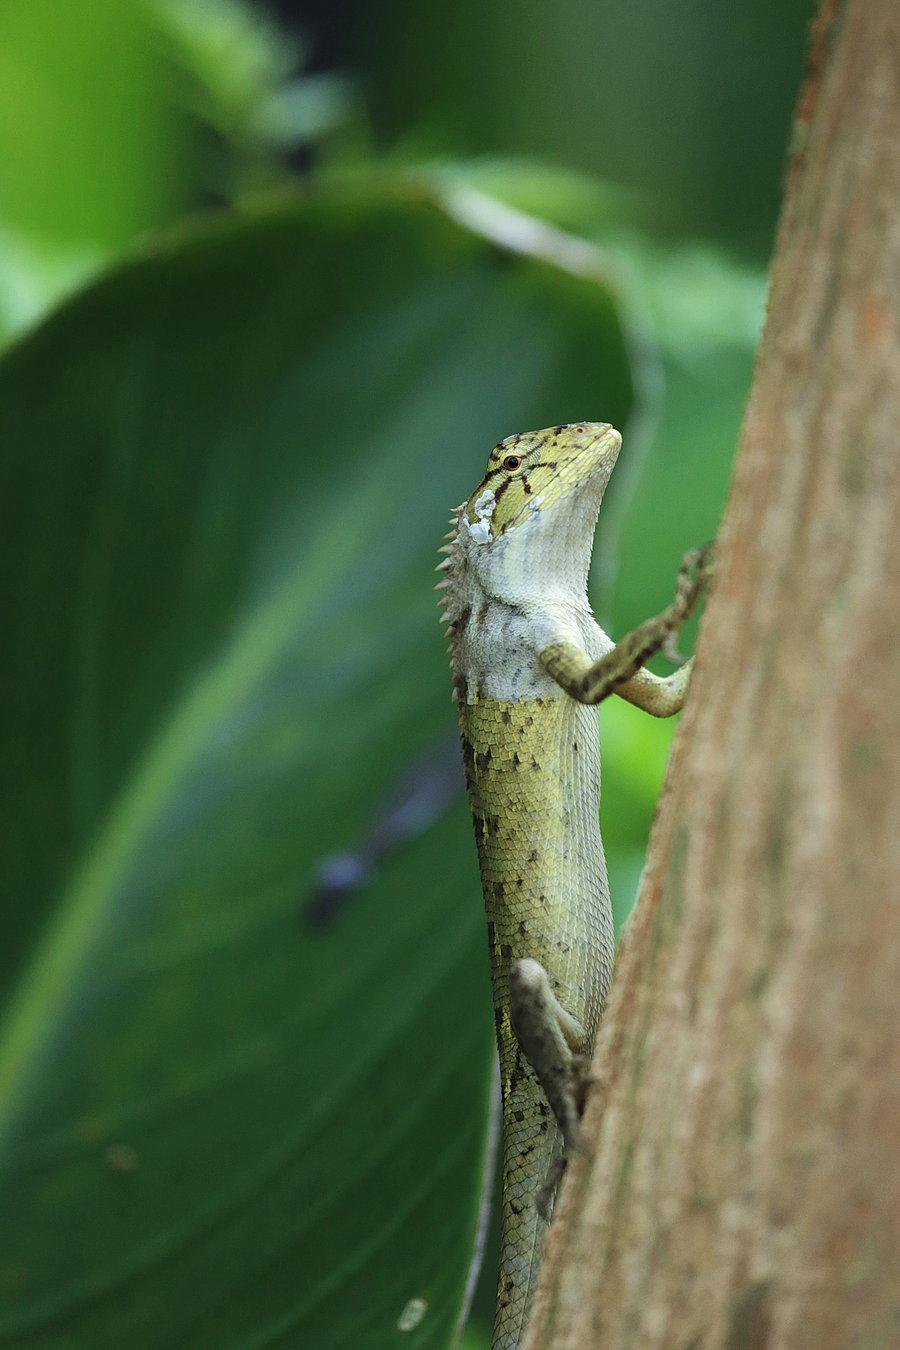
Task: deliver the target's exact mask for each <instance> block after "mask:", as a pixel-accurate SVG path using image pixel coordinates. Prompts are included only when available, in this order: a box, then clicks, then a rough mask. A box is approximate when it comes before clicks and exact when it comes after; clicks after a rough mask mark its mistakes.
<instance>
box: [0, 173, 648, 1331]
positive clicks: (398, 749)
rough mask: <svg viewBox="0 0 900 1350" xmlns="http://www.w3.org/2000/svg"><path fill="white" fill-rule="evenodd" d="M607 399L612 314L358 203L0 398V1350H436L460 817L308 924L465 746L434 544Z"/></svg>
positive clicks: (467, 1147) (251, 241) (292, 219)
mask: <svg viewBox="0 0 900 1350" xmlns="http://www.w3.org/2000/svg"><path fill="white" fill-rule="evenodd" d="M629 398H630V385H629V377H628V370H627V364H626V358H625V355H624V349H623V343H622V338H621V333H620V330H619V327H618V323H617V320H616V317H615V313H614V310H613V307H612V305H611V303H610V300H609V297H608V296H607V295H606V293H605V292H604V291H603V290H602V289H601V288H600V287H598V286H597V285H596V284H593V283H590V282H587V281H578V280H575V279H573V278H571V277H568V276H565V275H563V274H562V273H560V272H558V271H556V270H555V269H554V268H552V267H551V266H549V265H546V264H543V263H537V262H534V261H528V260H523V259H517V258H513V257H510V256H508V255H506V254H504V253H503V252H502V251H500V250H499V249H497V248H494V247H493V246H490V245H488V244H486V243H484V242H483V241H481V240H479V239H476V238H474V237H473V236H472V235H470V234H468V233H467V232H466V231H464V230H462V229H460V228H459V227H458V226H457V225H455V224H453V223H451V222H450V221H448V220H447V219H445V218H444V217H443V216H442V215H441V214H440V213H439V212H438V211H437V210H436V209H435V208H434V207H432V206H430V205H429V204H428V203H427V201H424V200H422V201H418V202H417V201H415V200H403V199H402V196H400V195H398V196H396V197H395V199H391V197H390V195H389V194H387V193H386V192H385V193H382V194H381V195H379V194H378V193H375V192H374V191H373V190H371V189H364V188H360V189H358V190H357V191H355V192H353V193H348V192H345V193H344V194H343V195H341V196H340V197H333V198H328V197H320V198H317V199H314V200H311V201H309V202H307V203H300V204H298V205H293V206H290V205H288V206H284V207H283V208H279V209H277V210H273V211H272V212H271V213H270V214H268V215H266V216H264V217H260V218H257V219H249V220H246V221H243V222H238V223H235V222H225V223H223V224H221V225H219V226H211V227H208V228H206V229H204V230H202V231H198V232H197V233H196V234H194V235H191V236H189V237H186V238H185V239H183V240H182V241H180V242H179V243H177V244H173V245H172V246H170V247H166V248H165V249H163V250H161V251H160V252H159V253H158V254H157V255H155V256H152V257H149V258H147V259H145V260H143V261H141V262H139V263H136V264H134V265H132V266H130V267H129V268H127V269H126V270H124V271H122V272H121V273H120V274H118V275H116V276H113V277H111V278H109V279H108V280H106V281H105V282H104V283H102V284H100V285H99V286H97V287H95V288H94V289H93V290H91V291H90V292H89V293H87V294H85V295H83V296H81V297H80V298H78V299H77V300H76V301H75V302H73V303H72V304H70V305H68V306H67V307H66V308H65V309H64V310H62V311H61V312H59V313H58V314H57V315H56V316H54V317H53V318H52V319H51V320H50V321H49V322H48V323H47V324H46V325H45V326H44V327H43V328H42V329H41V330H40V331H38V332H37V333H35V334H34V335H33V336H32V337H31V338H30V339H29V340H28V341H26V342H24V343H23V344H21V345H20V346H19V347H17V348H16V349H14V350H13V351H11V352H10V353H9V354H8V355H7V357H6V359H5V361H4V362H3V363H2V365H0V445H2V448H3V459H2V465H3V468H2V473H3V480H2V487H0V525H2V528H0V541H2V545H0V546H2V550H3V559H4V565H3V567H2V570H0V575H2V582H0V588H2V592H3V595H2V613H3V616H4V629H5V636H6V641H5V644H4V645H5V653H6V655H5V660H4V662H3V665H2V680H3V691H2V704H0V706H2V716H3V718H4V719H5V736H4V742H5V753H4V756H3V757H2V763H0V782H2V787H3V797H4V802H5V816H4V819H5V830H4V838H3V845H2V847H3V860H2V862H3V872H2V905H3V927H4V934H5V941H4V944H3V950H2V953H0V957H2V962H3V973H4V979H5V982H6V983H5V988H6V996H5V1004H4V1015H3V1021H2V1026H0V1137H2V1141H3V1150H4V1152H3V1161H2V1175H0V1188H2V1200H0V1242H2V1247H0V1309H2V1311H0V1345H3V1346H22V1347H26V1346H27V1347H33V1348H35V1350H38V1348H39V1350H50V1348H51V1347H52V1350H63V1347H65V1350H105V1348H106V1347H109V1348H110V1350H112V1347H116V1350H119V1348H120V1347H121V1346H122V1344H123V1343H125V1344H127V1345H128V1346H129V1347H131V1350H162V1347H175V1346H178V1347H184V1348H186V1350H200V1348H201V1347H203V1348H204V1350H205V1348H206V1347H209V1350H213V1347H215V1350H228V1347H238V1346H240V1347H242V1348H244V1347H263V1346H265V1347H282V1346H284V1347H287V1346H298V1347H299V1346H303V1347H309V1348H310V1350H324V1348H325V1347H335V1348H337V1347H345V1346H349V1345H353V1346H354V1347H357V1348H358V1347H385V1346H393V1345H404V1346H424V1345H429V1346H437V1345H440V1344H446V1343H448V1341H449V1339H450V1337H451V1334H452V1328H453V1326H454V1323H455V1321H456V1318H457V1316H458V1313H459V1309H460V1305H461V1302H462V1297H463V1287H464V1282H465V1277H466V1270H467V1266H468V1263H469V1258H470V1254H471V1248H472V1244H473V1235H474V1227H475V1221H476V1212H477V1197H478V1193H479V1189H480V1185H481V1175H482V1170H483V1166H484V1153H485V1145H484V1138H485V1128H486V1117H487V1111H488V1100H489V1096H490V1091H489V1083H490V1073H491V1063H492V1052H491V1019H490V1016H489V1012H488V993H487V988H488V982H487V978H486V971H485V964H486V963H485V957H484V955H483V950H482V937H481V921H480V912H479V911H480V901H479V896H478V887H477V882H476V872H475V864H474V855H473V849H472V847H471V842H470V838H469V834H468V827H467V823H466V820H465V812H464V810H463V807H462V803H461V802H460V803H459V805H458V806H457V808H456V809H454V810H452V811H451V812H449V814H446V815H444V816H443V817H442V818H440V819H438V820H437V821H436V822H435V823H434V824H433V825H432V826H431V828H430V829H428V830H427V831H426V832H425V833H424V834H422V835H421V836H420V837H418V838H416V839H413V840H410V841H409V842H408V843H407V844H406V845H405V846H404V847H402V848H399V849H396V850H395V851H394V852H393V853H392V855H391V856H390V857H389V858H388V859H386V860H385V863H384V865H383V867H382V868H381V869H380V871H379V872H378V874H377V875H376V876H375V877H374V879H373V880H372V881H371V882H370V883H369V884H368V885H367V886H365V887H364V888H363V889H362V891H361V892H360V893H359V894H358V895H357V896H356V897H355V898H354V899H353V900H352V901H351V903H350V904H349V905H348V907H347V908H346V909H345V910H344V911H343V912H342V913H341V914H340V915H339V916H338V918H337V919H336V920H335V922H334V923H333V924H331V925H330V926H328V927H326V928H316V927H314V926H311V925H310V923H309V921H308V918H307V914H308V910H307V906H306V903H305V901H306V896H307V893H308V889H309V885H310V879H311V877H312V875H313V873H314V869H315V866H316V863H317V861H318V860H319V859H320V858H321V857H322V855H323V854H326V853H329V852H333V851H335V850H341V849H346V848H347V847H348V846H350V845H352V844H353V842H354V840H355V839H356V838H357V837H358V835H359V832H360V831H364V830H365V829H366V828H367V822H369V821H370V820H371V818H372V814H373V812H375V811H377V808H378V803H379V802H380V800H381V799H382V797H383V795H384V793H385V792H386V791H388V790H389V789H390V785H391V784H392V783H393V782H394V781H395V779H396V776H397V774H398V773H399V772H400V771H401V770H402V769H403V768H404V766H406V765H408V764H409V763H410V761H411V760H413V759H414V758H415V756H416V755H417V754H418V753H419V752H420V751H422V750H423V749H426V748H427V747H429V746H431V745H432V744H433V743H434V742H435V740H440V739H441V738H442V737H449V736H450V734H451V731H450V729H451V725H452V710H451V706H450V700H449V692H448V686H449V681H448V675H447V671H446V668H445V660H446V658H445V656H444V654H443V643H442V641H441V639H440V633H439V629H438V626H437V621H436V615H435V610H434V603H433V596H432V591H431V586H432V580H433V574H432V571H431V568H432V564H433V561H434V550H435V547H436V544H437V542H438V537H439V536H440V534H441V533H442V531H443V528H444V521H445V519H446V508H447V507H449V506H450V505H452V504H453V503H454V502H456V501H458V500H460V499H461V498H462V497H463V496H465V495H466V493H467V492H468V491H469V489H470V487H471V484H472V482H473V481H475V479H476V478H477V476H478V474H479V472H480V468H481V465H482V462H483V459H484V454H485V451H486V449H487V447H488V446H490V445H491V444H492V443H493V442H494V441H495V440H497V439H498V438H499V437H500V436H502V435H505V434H508V433H509V432H510V431H513V430H515V429H524V428H529V427H533V426H542V425H548V424H550V423H553V422H556V421H562V420H570V419H571V418H572V417H577V416H588V417H593V416H598V415H603V416H608V417H610V418H612V419H615V420H618V421H620V422H621V419H622V418H623V416H624V414H625V412H626V411H627V407H628V402H629ZM410 1299H424V1300H425V1301H426V1303H427V1310H423V1308H422V1305H415V1304H414V1305H412V1306H413V1307H414V1308H418V1309H419V1312H420V1313H421V1312H423V1311H424V1315H423V1316H422V1317H421V1320H420V1321H419V1323H418V1325H417V1326H416V1327H415V1328H414V1329H412V1330H400V1329H398V1319H400V1321H401V1323H403V1322H404V1319H403V1317H402V1314H403V1313H404V1309H405V1308H407V1305H408V1303H409V1300H410ZM407 1314H408V1315H407V1318H406V1320H405V1323H404V1324H406V1325H408V1324H409V1323H410V1322H413V1321H415V1318H414V1317H413V1316H411V1315H409V1309H408V1308H407Z"/></svg>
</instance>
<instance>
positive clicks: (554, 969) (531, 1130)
mask: <svg viewBox="0 0 900 1350" xmlns="http://www.w3.org/2000/svg"><path fill="white" fill-rule="evenodd" d="M620 445H621V438H620V436H619V433H618V432H617V431H615V430H614V429H613V428H612V427H610V426H609V425H608V424H606V423H589V422H582V423H577V424H575V423H573V424H571V425H567V426H557V427H550V428H548V429H546V430H544V431H537V432H529V433H526V434H524V435H521V436H513V437H509V438H508V439H507V440H505V441H502V442H501V443H500V444H499V445H498V446H496V447H495V448H494V449H493V450H492V451H491V455H490V457H489V460H488V466H487V472H486V474H485V476H484V478H483V479H482V481H481V483H479V485H478V487H477V488H476V489H475V491H474V492H473V493H472V496H471V497H470V498H469V500H468V502H466V503H464V505H463V506H461V507H459V508H458V510H457V511H456V512H455V514H454V518H453V520H452V521H451V525H452V529H451V533H450V535H448V539H449V541H450V542H449V543H448V544H447V545H446V546H445V549H444V551H445V552H446V553H447V554H448V557H447V559H446V561H445V562H444V563H442V564H441V569H442V570H445V571H446V573H447V575H446V578H445V580H444V581H442V582H441V583H440V585H441V588H442V589H443V590H444V592H445V594H444V600H443V603H444V612H445V617H446V619H447V621H448V632H449V634H450V635H451V637H452V646H451V652H452V663H453V675H454V688H455V692H456V697H457V701H458V704H459V710H460V725H461V731H462V746H463V758H464V763H465V771H466V781H467V785H468V792H469V801H470V804H471V809H472V819H473V823H474V827H475V839H476V844H477V847H478V857H479V862H480V867H481V879H482V886H483V890H484V902H485V910H486V916H487V924H488V938H489V944H490V955H491V973H492V980H493V991H494V1011H495V1018H496V1023H497V1044H498V1050H499V1055H500V1072H501V1086H502V1092H503V1135H504V1143H503V1168H504V1186H503V1214H502V1229H501V1252H500V1278H499V1286H498V1301H497V1314H496V1320H495V1325H494V1336H493V1340H492V1343H491V1344H492V1350H515V1347H517V1346H518V1345H519V1343H520V1340H521V1337H522V1334H523V1332H524V1328H525V1322H526V1319H527V1315H528V1308H529V1304H530V1301H531V1295H532V1292H533V1287H534V1282H535V1278H536V1274H537V1270H538V1266H539V1263H540V1256H541V1247H542V1243H543V1237H544V1231H545V1229H546V1222H545V1220H544V1219H543V1218H542V1217H541V1210H542V1209H543V1210H544V1212H546V1210H547V1208H548V1206H547V1205H545V1204H541V1203H538V1204H536V1200H537V1199H538V1197H539V1196H540V1195H541V1194H542V1193H543V1198H544V1199H545V1200H546V1199H547V1197H548V1194H549V1195H550V1196H552V1189H553V1187H552V1183H551V1184H550V1185H549V1187H548V1185H547V1179H548V1174H550V1176H551V1177H552V1176H554V1175H556V1176H558V1175H559V1171H558V1169H557V1171H556V1172H555V1173H554V1172H553V1171H552V1169H553V1168H554V1165H555V1164H558V1163H559V1160H560V1157H561V1156H562V1154H563V1152H564V1150H570V1149H571V1148H572V1147H574V1146H575V1145H576V1143H577V1138H578V1111H579V1108H580V1097H579V1090H578V1089H579V1082H578V1079H579V1073H578V1069H579V1063H580V1061H582V1060H583V1059H584V1058H585V1057H586V1056H589V1055H590V1053H591V1051H592V1048H593V1043H594V1038H595V1035H596V1031H597V1026H598V1023H599V1019H600V1014H601V1012H602V1008H603V1002H604V999H605V997H606V993H607V990H608V987H609V983H610V978H611V975H612V964H613V925H612V913H611V909H610V902H609V889H608V885H607V879H606V865H605V861H604V857H603V848H602V845H601V842H600V831H599V824H598V809H599V802H600V754H599V745H598V737H597V725H596V712H595V709H594V707H593V706H590V705H592V704H594V703H597V702H599V701H600V699H602V698H604V697H605V696H606V695H607V694H608V693H610V692H611V691H612V690H613V689H615V692H616V693H618V694H620V695H621V696H622V697H624V698H626V699H629V700H630V701H631V702H634V703H637V704H639V705H640V706H641V707H643V708H645V709H646V710H647V711H649V712H652V713H654V714H655V715H657V716H667V715H668V714H669V713H671V712H675V711H677V709H678V708H680V707H681V704H682V702H683V699H684V695H685V692H686V690H687V683H688V667H682V668H681V670H679V671H678V672H676V673H675V675H673V676H670V677H669V678H668V679H660V678H659V677H657V676H655V675H652V674H651V673H650V672H648V671H646V670H643V669H642V668H641V665H642V662H643V661H644V660H645V659H646V657H647V656H648V655H649V654H651V652H653V651H655V650H657V649H658V648H659V647H660V645H661V644H662V642H663V640H664V639H665V638H666V636H667V634H671V633H672V632H673V631H674V630H675V629H676V628H677V627H678V624H679V623H680V622H681V621H682V620H683V618H684V616H685V613H686V612H687V611H688V610H689V608H690V606H691V605H692V604H693V602H694V599H695V598H696V594H697V593H698V584H697V583H693V584H684V585H681V586H680V591H679V596H678V598H677V600H676V602H675V604H673V605H672V606H670V607H669V610H667V611H666V612H665V614H663V615H661V616H659V617H658V618H657V619H653V620H649V621H648V622H647V623H646V624H644V625H642V626H641V628H640V629H638V630H635V633H634V634H632V635H630V637H629V639H626V640H625V641H624V642H623V643H620V644H619V645H618V646H617V645H616V644H615V643H613V642H612V640H611V639H610V638H609V637H608V636H607V635H606V633H604V632H603V630H602V629H601V628H600V627H599V626H598V624H597V623H596V622H595V620H594V618H593V615H592V614H591V610H590V606H589V604H588V600H587V593H586V586H587V570H588V565H589V562H590V555H591V547H592V544H593V535H594V528H595V525H596V521H597V514H598V511H599V508H600V502H601V500H602V497H603V492H604V489H605V487H606V484H607V482H608V480H609V476H610V474H611V473H612V469H613V466H614V464H615V461H616V457H617V455H618V453H619V448H620Z"/></svg>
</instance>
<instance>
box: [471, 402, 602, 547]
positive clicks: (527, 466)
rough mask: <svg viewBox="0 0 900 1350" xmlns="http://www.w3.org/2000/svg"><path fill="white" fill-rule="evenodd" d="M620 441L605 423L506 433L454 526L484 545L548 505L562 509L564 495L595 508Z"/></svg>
mask: <svg viewBox="0 0 900 1350" xmlns="http://www.w3.org/2000/svg"><path fill="white" fill-rule="evenodd" d="M621 444H622V437H621V436H620V435H619V433H618V432H617V431H616V430H615V429H614V428H613V427H611V426H610V425H609V424H608V423H607V422H571V423H569V424H568V425H567V426H559V427H548V428H547V429H546V430H544V431H526V432H523V433H521V434H520V435H517V436H507V438H506V440H505V441H501V442H500V444H499V445H495V446H494V448H493V450H492V451H491V453H490V456H489V458H488V464H487V472H486V473H485V475H484V477H483V478H482V480H481V482H480V483H479V484H478V487H477V488H476V489H475V491H474V492H473V493H472V495H471V497H470V498H469V500H468V501H467V502H466V504H465V507H464V509H463V511H462V513H461V518H460V528H461V529H462V530H465V531H467V533H468V535H469V538H470V540H471V541H472V542H473V543H475V544H480V545H488V546H489V545H491V544H493V543H494V542H495V541H496V540H499V539H501V538H502V537H503V536H504V535H505V534H507V533H509V532H510V531H512V530H515V529H517V528H518V527H519V526H521V525H524V524H526V523H528V522H529V521H531V520H533V519H534V518H535V516H537V515H538V514H542V513H543V512H544V511H546V510H548V508H553V507H557V508H558V510H559V512H560V513H562V512H564V509H565V506H564V504H565V503H566V501H567V500H572V501H573V502H574V499H575V498H576V497H577V498H578V499H579V504H580V505H587V504H588V502H586V501H585V499H586V498H587V499H589V502H590V504H593V505H594V506H595V507H599V505H600V500H601V498H602V496H603V492H604V489H605V488H606V484H607V483H608V482H609V476H610V474H611V473H612V470H613V465H614V464H615V462H616V458H617V456H618V453H619V449H620V447H621ZM557 513H558V512H557V511H554V512H553V514H554V515H556V514H557ZM594 519H595V520H596V512H595V514H594Z"/></svg>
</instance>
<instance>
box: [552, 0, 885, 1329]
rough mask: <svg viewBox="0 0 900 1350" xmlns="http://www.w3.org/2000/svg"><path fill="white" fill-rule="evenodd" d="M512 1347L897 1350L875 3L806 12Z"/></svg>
mask: <svg viewBox="0 0 900 1350" xmlns="http://www.w3.org/2000/svg"><path fill="white" fill-rule="evenodd" d="M797 145H798V149H797V154H796V156H795V158H794V160H793V162H792V164H791V167H790V172H789V180H788V193H787V201H786V206H785V210H784V215H783V219H782V222H781V226H780V230H779V237H778V243H777V251H776V258H775V264H774V272H773V280H772V293H771V302H770V307H769V317H768V322H767V326H766V331H765V335H764V338H763V343H762V347H761V350H760V354H759V360H758V364H757V370H756V376H755V380H754V385H753V390H752V394H751V398H750V403H749V407H748V411H747V418H746V423H745V426H744V430H743V435H742V439H741V445H740V451H739V456H738V461H737V466H736V470H735V478H734V483H733V487H732V493H731V499H730V502H729V506H728V509H727V512H726V517H725V522H724V525H723V529H722V534H721V538H720V543H719V548H718V553H717V561H716V579H715V585H714V589H713V594H712V595H711V597H710V600H709V604H708V606H707V613H706V616H705V619H704V623H703V626H702V630H701V635H700V640H699V644H698V658H697V670H696V676H695V681H694V685H693V688H692V692H691V698H690V701H689V706H688V709H687V711H686V713H685V715H684V718H683V724H682V727H681V729H680V733H679V737H678V743H677V746H676V751H675V754H674V757H673V761H672V764H671V767H670V773H669V777H668V779H667V785H666V790H665V792H664V796H663V801H662V804H661V808H660V812H659V816H658V819H657V823H656V825H655V828H654V833H653V838H652V842H651V850H650V856H649V860H648V866H647V871H646V874H645V877H644V883H643V886H642V889H641V895H640V899H639V901H638V907H637V910H636V913H635V916H634V918H633V920H632V922H631V924H630V926H629V928H628V931H627V934H626V938H625V941H624V943H623V946H622V951H621V954H620V958H619V965H618V971H617V976H616V982H615V986H614V991H613V996H612V1001H611V1004H610V1008H609V1011H608V1013H607V1016H606V1019H605V1022H604V1026H603V1029H602V1031H601V1036H600V1041H599V1043H598V1050H597V1060H596V1063H595V1074H596V1076H597V1079H598V1081H597V1083H596V1084H595V1087H594V1089H593V1091H592V1093H591V1096H590V1100H589V1104H588V1111H587V1115H586V1118H585V1127H584V1133H585V1139H586V1151H585V1153H584V1155H583V1156H581V1157H579V1158H578V1159H576V1160H575V1162H574V1163H573V1165H572V1167H571V1174H570V1175H569V1177H568V1178H567V1181H566V1185H565V1188H564V1193H563V1196H562V1198H561V1202H560V1205H559V1207H558V1211H557V1219H556V1221H555V1222H554V1225H553V1227H552V1229H551V1231H550V1236H549V1239H548V1243H547V1252H546V1260H545V1268H544V1272H543V1278H542V1282H541V1287H540V1289H539V1290H538V1296H537V1301H536V1304H535V1310H534V1315H533V1319H532V1324H531V1329H530V1333H529V1336H528V1338H527V1341H526V1347H527V1350H539V1348H540V1350H551V1348H552V1350H563V1347H565V1350H624V1347H626V1346H627V1347H628V1350H650V1347H665V1350H689V1348H690V1350H707V1348H708V1347H723V1348H725V1350H807V1348H808V1350H856V1348H857V1347H859V1350H863V1347H865V1350H890V1347H896V1346H900V453H898V451H900V444H898V443H900V4H898V0H844V3H841V0H825V3H824V4H823V7H822V11H821V13H820V15H819V18H818V19H817V21H816V24H815V26H814V29H813V35H812V48H811V61H810V73H809V76H808V80H807V84H806V87H805V89H804V91H803V94H802V97H801V100H800V105H799V111H798V124H797Z"/></svg>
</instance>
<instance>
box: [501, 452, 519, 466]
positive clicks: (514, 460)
mask: <svg viewBox="0 0 900 1350" xmlns="http://www.w3.org/2000/svg"><path fill="white" fill-rule="evenodd" d="M521 463H522V456H521V455H507V456H506V459H505V460H504V461H503V467H504V469H517V468H518V467H519V465H520V464H521Z"/></svg>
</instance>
